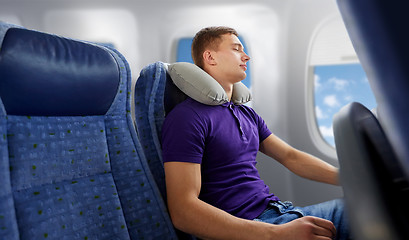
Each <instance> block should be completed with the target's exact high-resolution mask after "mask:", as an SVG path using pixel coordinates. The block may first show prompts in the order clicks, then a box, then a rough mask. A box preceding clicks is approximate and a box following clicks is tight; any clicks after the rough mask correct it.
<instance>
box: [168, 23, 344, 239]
mask: <svg viewBox="0 0 409 240" xmlns="http://www.w3.org/2000/svg"><path fill="white" fill-rule="evenodd" d="M237 36H238V34H237V32H236V31H235V30H234V29H231V28H228V27H209V28H204V29H202V30H200V31H199V32H198V33H197V34H196V36H195V38H194V40H193V43H192V56H193V60H194V62H195V64H196V65H197V66H199V67H200V68H201V69H203V70H204V71H205V72H207V73H208V74H209V75H210V76H212V77H213V78H214V79H215V80H216V81H217V82H218V83H219V84H220V85H221V86H222V88H223V89H224V91H225V92H226V94H227V96H228V98H229V99H231V98H232V95H233V92H234V87H233V86H234V84H235V83H238V82H240V81H241V80H243V79H244V78H245V77H246V69H247V65H246V64H247V62H248V61H249V60H250V57H249V56H248V55H247V54H246V53H245V52H244V49H243V45H242V44H241V42H240V40H239V39H238V37H237ZM162 146H163V160H164V167H165V174H166V187H167V199H168V206H169V211H170V215H171V218H172V222H173V224H174V225H175V227H176V228H178V229H180V230H182V231H184V232H187V233H190V234H193V235H195V236H198V237H200V238H204V239H257V240H261V239H279V240H285V239H296V240H301V239H303V240H306V239H349V234H348V229H347V224H346V220H345V214H344V208H343V202H342V201H341V200H333V201H329V202H325V203H321V204H317V205H313V206H307V207H294V206H293V205H292V204H291V203H290V202H282V201H280V199H279V198H278V197H277V196H275V195H274V194H270V193H269V188H268V187H267V186H266V185H265V184H264V182H263V181H262V180H261V178H260V176H259V173H258V171H257V169H256V167H255V165H256V155H257V152H258V151H261V152H263V153H264V154H266V155H268V156H270V157H271V158H273V159H275V160H276V161H278V162H280V163H281V164H282V165H284V166H285V167H286V168H288V169H289V170H290V171H292V172H294V173H295V174H297V175H299V176H301V177H304V178H307V179H311V180H315V181H319V182H324V183H328V184H334V185H336V184H338V169H337V168H335V167H333V166H331V165H329V164H327V163H326V162H324V161H322V160H321V159H318V158H316V157H314V156H312V155H309V154H307V153H305V152H302V151H299V150H297V149H294V148H292V147H291V146H289V145H288V144H286V143H285V142H284V141H282V140H281V139H279V138H278V137H277V136H275V135H274V134H272V133H271V131H270V130H269V129H268V128H267V126H266V124H265V122H264V121H263V119H262V118H261V117H260V116H259V115H258V114H257V113H256V112H255V111H254V110H253V109H252V108H250V107H248V106H245V105H235V104H234V103H233V102H232V101H230V102H227V103H224V104H221V105H216V106H214V105H206V104H203V103H200V102H197V101H195V100H193V99H192V98H187V99H186V100H185V101H183V102H182V103H180V104H178V105H177V106H176V107H175V108H174V109H173V110H172V111H171V112H170V113H169V114H168V116H167V117H166V119H165V122H164V125H163V132H162Z"/></svg>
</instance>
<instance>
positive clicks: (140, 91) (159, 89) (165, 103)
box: [135, 62, 195, 239]
mask: <svg viewBox="0 0 409 240" xmlns="http://www.w3.org/2000/svg"><path fill="white" fill-rule="evenodd" d="M186 98H187V96H186V95H185V94H184V93H183V92H182V91H181V90H179V89H178V88H177V87H176V86H175V85H174V84H173V82H172V80H171V78H170V76H169V74H168V73H167V67H166V64H165V63H162V62H155V63H152V64H150V65H148V66H146V67H144V68H143V69H142V71H141V73H140V75H139V78H138V80H137V81H136V85H135V125H136V129H137V132H138V135H139V138H140V141H141V144H142V147H143V149H144V152H145V155H146V158H147V159H148V163H149V166H150V169H151V171H152V174H153V176H154V178H155V181H156V183H157V184H158V186H159V189H160V190H161V194H162V196H163V198H164V199H165V200H166V183H165V173H164V168H163V161H162V147H161V143H160V139H161V134H162V125H163V121H164V119H165V116H166V114H167V113H168V112H170V111H171V110H172V109H173V107H174V106H175V105H176V104H178V103H180V102H181V101H183V100H185V99H186ZM177 235H178V237H179V239H195V237H193V236H190V235H188V234H185V233H183V232H180V231H177Z"/></svg>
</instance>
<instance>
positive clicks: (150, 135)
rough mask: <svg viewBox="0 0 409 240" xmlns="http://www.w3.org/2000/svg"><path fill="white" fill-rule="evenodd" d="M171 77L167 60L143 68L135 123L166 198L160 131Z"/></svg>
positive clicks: (136, 86)
mask: <svg viewBox="0 0 409 240" xmlns="http://www.w3.org/2000/svg"><path fill="white" fill-rule="evenodd" d="M167 78H169V76H168V75H167V72H166V68H165V66H164V64H163V63H161V62H156V63H153V64H150V65H148V66H146V67H145V68H144V69H142V71H141V73H140V75H139V78H138V80H137V81H136V85H135V125H136V129H137V131H138V135H139V139H140V141H141V144H142V147H143V149H144V153H145V156H146V159H147V161H148V164H149V167H150V169H151V171H152V174H153V176H154V178H155V181H156V183H157V185H158V187H159V189H160V192H161V194H162V196H163V198H164V199H166V186H165V173H164V169H163V162H162V155H161V152H162V150H161V144H160V135H161V131H162V124H163V121H164V119H165V110H164V91H165V86H166V79H167Z"/></svg>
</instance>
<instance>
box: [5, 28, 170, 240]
mask: <svg viewBox="0 0 409 240" xmlns="http://www.w3.org/2000/svg"><path fill="white" fill-rule="evenodd" d="M0 25H1V24H0ZM0 29H1V28H0ZM130 84H131V77H130V70H129V66H128V64H127V62H126V60H125V59H124V58H123V56H122V55H121V54H120V53H118V52H117V51H115V50H113V49H108V48H106V47H102V46H98V45H94V44H91V43H85V42H81V41H76V40H72V39H66V38H62V37H59V36H55V35H51V34H45V33H41V32H37V31H31V30H27V29H17V28H10V29H8V30H7V31H5V35H4V40H3V43H2V46H1V50H0V99H1V106H0V133H1V140H0V157H1V163H0V180H1V182H2V183H4V184H3V189H5V190H3V191H2V193H1V195H0V201H1V204H0V238H1V239H175V238H176V235H175V233H174V230H173V226H172V224H171V222H170V219H169V216H168V215H167V212H166V208H165V205H164V202H163V200H162V198H161V197H160V194H159V191H158V189H157V186H156V184H155V182H154V180H153V177H152V175H151V173H150V170H149V167H148V164H147V162H146V159H145V156H144V153H143V150H142V147H141V146H140V143H139V141H138V138H137V136H136V132H135V129H134V126H133V122H132V120H131V119H132V118H131V114H130V112H131V111H130V96H131V94H130V89H131V88H130ZM3 226H4V227H3Z"/></svg>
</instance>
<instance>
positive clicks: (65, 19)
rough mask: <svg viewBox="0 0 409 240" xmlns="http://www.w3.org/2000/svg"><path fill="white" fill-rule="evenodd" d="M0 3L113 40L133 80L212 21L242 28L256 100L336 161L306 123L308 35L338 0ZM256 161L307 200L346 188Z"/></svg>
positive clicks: (64, 28)
mask: <svg viewBox="0 0 409 240" xmlns="http://www.w3.org/2000/svg"><path fill="white" fill-rule="evenodd" d="M0 6H1V7H0V20H1V19H2V20H9V21H11V22H14V23H17V24H19V25H22V26H24V27H27V28H31V29H37V30H40V31H45V32H51V33H54V34H58V35H63V36H66V37H72V38H76V39H82V40H88V41H97V42H104V43H111V44H114V45H115V47H117V48H118V50H119V51H120V52H121V53H122V54H124V55H125V57H126V58H127V60H128V62H129V64H130V66H131V70H132V74H133V81H134V82H135V81H136V79H137V77H138V76H139V72H140V70H141V69H142V68H143V66H145V65H147V64H150V63H153V62H156V61H163V62H174V61H175V59H176V56H175V54H176V53H175V49H176V44H177V40H178V39H179V38H181V37H192V36H193V35H194V34H195V33H196V32H197V31H198V30H200V29H201V28H202V27H206V26H210V25H227V26H231V27H233V28H236V30H238V32H239V34H240V35H241V36H242V37H243V38H244V39H245V41H246V45H247V47H248V49H247V52H248V54H249V55H250V57H251V63H250V64H251V68H252V72H251V74H252V87H251V90H252V92H253V96H254V101H253V102H252V107H253V108H254V109H255V110H256V111H257V112H258V113H259V114H260V115H261V116H262V117H263V118H264V119H265V121H266V123H267V125H268V126H269V128H270V129H271V130H272V131H273V132H274V133H275V134H276V135H277V136H279V137H281V138H282V139H283V140H285V141H287V142H288V143H289V144H290V145H292V146H294V147H297V148H299V149H300V150H303V151H306V152H309V153H311V154H314V155H316V156H318V157H321V158H323V159H324V160H326V161H328V162H329V163H331V164H335V165H336V164H337V161H336V159H335V151H332V152H331V151H328V150H324V151H322V150H320V149H319V148H318V147H317V144H316V143H314V141H316V140H313V139H312V137H311V126H310V125H308V124H307V123H308V122H311V119H309V117H310V115H311V114H309V113H308V112H307V111H313V107H312V105H311V106H309V104H308V102H306V101H307V99H310V98H311V96H309V95H308V94H309V93H308V91H309V90H311V86H312V85H311V84H310V83H309V82H307V77H306V75H307V74H308V72H307V70H308V69H307V67H306V66H307V60H308V56H309V47H310V42H311V39H312V38H313V36H314V32H315V31H316V28H317V27H318V26H319V25H320V23H321V22H322V21H324V20H325V19H327V18H329V17H331V16H333V15H336V14H338V13H337V12H338V10H337V7H336V5H335V0H330V1H329V0H288V1H281V0H259V1H257V0H255V1H251V2H249V1H244V0H235V1H231V0H222V1H220V0H209V1H206V2H202V1H185V0H180V1H165V0H163V1H158V0H146V1H131V0H119V1H108V0H101V1H92V0H89V1H84V0H81V1H80V0H71V1H55V0H37V1H33V0H0ZM258 161H259V164H258V168H259V170H260V174H261V176H262V178H263V179H264V180H265V182H266V184H267V185H269V186H270V189H271V191H272V192H273V193H275V194H276V195H278V196H279V197H280V198H282V199H283V200H292V201H293V202H295V203H296V204H301V205H305V204H312V203H317V202H320V201H323V200H328V199H333V198H335V197H340V196H342V191H341V190H340V188H337V187H332V186H327V185H323V184H318V183H313V182H311V181H308V180H302V179H300V178H299V177H296V176H294V175H293V174H291V173H290V172H289V171H288V170H286V169H285V168H284V167H282V166H281V165H280V164H278V163H276V162H275V161H272V160H270V159H268V158H267V157H266V156H265V155H263V154H261V153H260V154H259V156H258Z"/></svg>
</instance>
